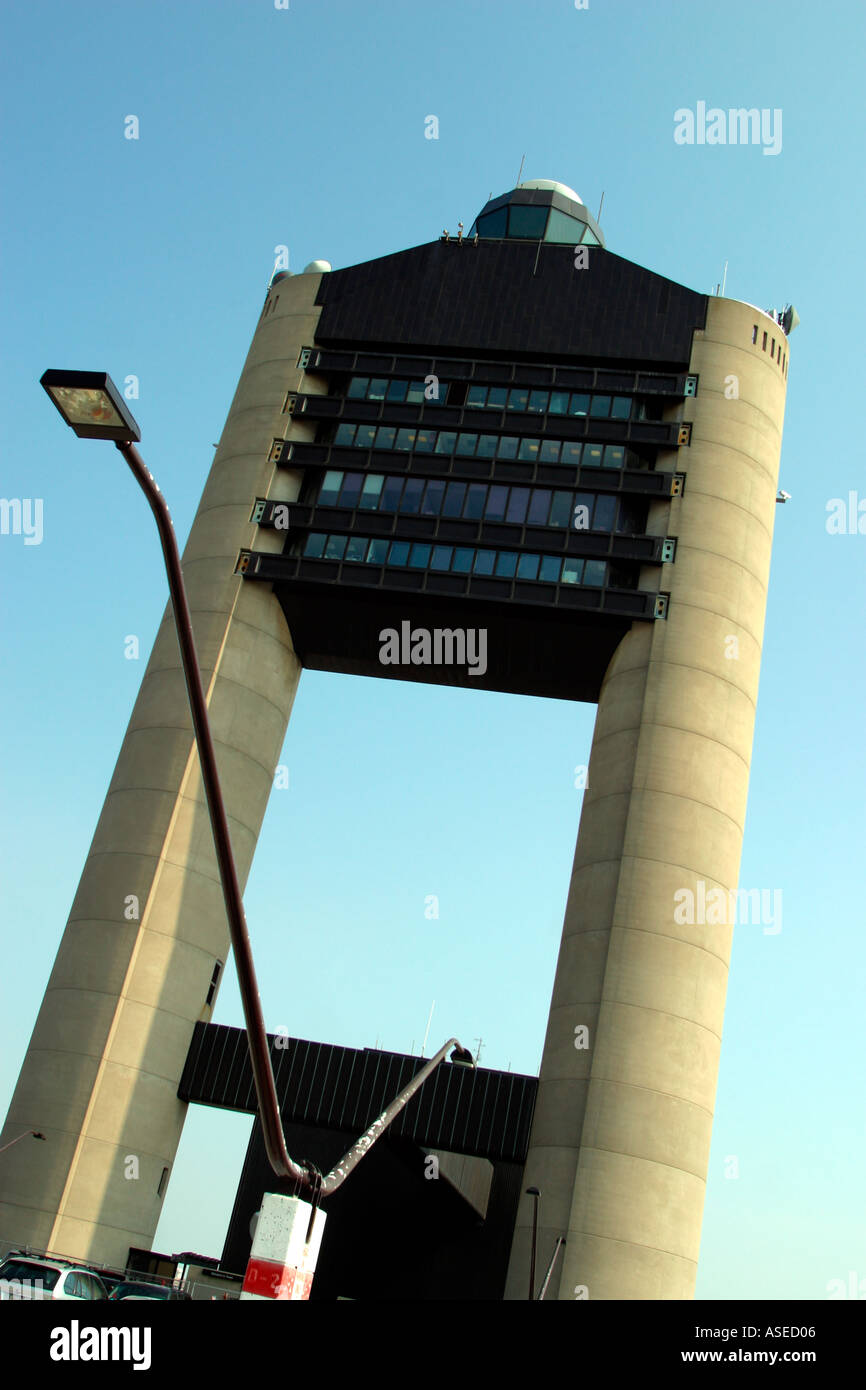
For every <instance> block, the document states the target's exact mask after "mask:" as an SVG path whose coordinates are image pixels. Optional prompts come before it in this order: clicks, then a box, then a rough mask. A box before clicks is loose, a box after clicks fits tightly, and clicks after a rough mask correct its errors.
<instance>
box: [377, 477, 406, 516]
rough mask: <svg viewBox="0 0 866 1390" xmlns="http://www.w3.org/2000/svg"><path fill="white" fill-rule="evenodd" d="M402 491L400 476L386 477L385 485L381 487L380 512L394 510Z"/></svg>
mask: <svg viewBox="0 0 866 1390" xmlns="http://www.w3.org/2000/svg"><path fill="white" fill-rule="evenodd" d="M402 491H403V479H402V478H386V479H385V486H384V487H383V488H382V498H381V501H380V502H379V510H380V511H381V512H396V510H397V505H398V503H399V501H400V494H401V493H402Z"/></svg>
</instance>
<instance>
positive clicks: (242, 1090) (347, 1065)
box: [177, 1023, 537, 1163]
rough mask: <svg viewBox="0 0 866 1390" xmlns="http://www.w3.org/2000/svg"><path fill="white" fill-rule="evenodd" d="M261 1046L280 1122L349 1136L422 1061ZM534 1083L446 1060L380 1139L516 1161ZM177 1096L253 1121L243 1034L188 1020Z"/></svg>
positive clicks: (288, 1042) (307, 1046)
mask: <svg viewBox="0 0 866 1390" xmlns="http://www.w3.org/2000/svg"><path fill="white" fill-rule="evenodd" d="M268 1040H269V1043H270V1048H271V1063H272V1066H273V1069H274V1079H275V1081H276V1086H277V1099H278V1101H279V1105H280V1113H281V1115H282V1117H283V1119H284V1121H285V1122H286V1123H287V1124H289V1123H291V1124H300V1125H305V1126H310V1127H314V1128H319V1129H329V1130H338V1131H341V1132H342V1133H345V1134H346V1135H348V1136H351V1137H352V1138H353V1139H356V1138H359V1137H360V1136H361V1135H362V1134H363V1133H364V1131H365V1130H366V1129H367V1128H368V1127H369V1126H370V1125H371V1124H372V1123H373V1121H374V1120H375V1119H376V1118H377V1117H378V1116H379V1115H380V1114H381V1112H382V1111H383V1110H384V1109H385V1107H386V1106H387V1105H388V1104H389V1103H390V1102H391V1101H392V1100H393V1099H394V1097H395V1096H396V1095H398V1094H399V1093H400V1091H402V1089H403V1087H404V1086H406V1085H408V1083H409V1081H411V1079H412V1077H413V1076H414V1075H415V1074H416V1073H417V1072H419V1071H420V1070H421V1068H422V1067H423V1066H425V1065H426V1060H429V1059H424V1058H422V1057H407V1056H404V1055H403V1054H402V1053H396V1052H381V1051H379V1050H378V1049H373V1048H363V1049H356V1048H351V1047H336V1046H333V1045H331V1044H329V1043H314V1042H305V1041H304V1040H303V1039H300V1038H284V1037H277V1036H275V1035H269V1038H268ZM536 1086H537V1081H536V1078H535V1077H534V1076H520V1075H517V1074H515V1073H513V1072H499V1071H488V1070H487V1069H486V1068H483V1067H470V1066H461V1065H457V1064H451V1063H449V1062H447V1061H446V1062H443V1063H442V1064H441V1065H440V1066H439V1067H437V1069H436V1071H435V1072H434V1073H433V1075H432V1076H431V1077H430V1078H429V1079H428V1080H427V1081H426V1082H425V1083H424V1085H423V1086H422V1087H421V1089H420V1091H418V1092H417V1094H416V1095H415V1096H413V1097H412V1099H411V1100H410V1102H409V1104H408V1105H407V1106H406V1107H405V1109H404V1110H402V1111H401V1112H400V1114H399V1115H398V1116H397V1118H396V1120H394V1122H393V1124H392V1125H390V1126H389V1133H390V1134H391V1135H392V1137H401V1138H404V1139H409V1140H412V1141H413V1142H414V1143H416V1144H418V1145H421V1146H423V1147H425V1148H430V1149H447V1150H449V1151H457V1152H459V1153H463V1154H470V1155H474V1156H476V1157H480V1158H489V1159H496V1160H506V1161H510V1162H518V1163H522V1162H523V1160H524V1158H525V1156H526V1150H527V1145H528V1143H529V1127H530V1124H531V1123H532V1110H533V1106H534V1104H535V1092H536ZM177 1094H178V1096H179V1097H180V1099H181V1100H184V1101H194V1102H197V1103H198V1104H200V1105H214V1106H217V1107H220V1108H222V1109H224V1110H240V1111H245V1112H246V1113H247V1114H250V1115H254V1114H255V1113H256V1093H255V1086H254V1083H253V1074H252V1069H251V1067H250V1059H249V1051H248V1048H247V1038H246V1033H245V1032H244V1030H243V1029H242V1028H227V1027H224V1026H223V1025H221V1024H215V1023H197V1024H196V1026H195V1031H194V1033H193V1038H192V1042H191V1044H190V1049H189V1053H188V1055H187V1059H186V1064H185V1066H184V1069H183V1075H182V1076H181V1079H180V1083H179V1085H178V1089H177ZM346 1148H347V1149H348V1148H349V1142H347V1143H346ZM293 1157H295V1155H293ZM301 1157H303V1155H301Z"/></svg>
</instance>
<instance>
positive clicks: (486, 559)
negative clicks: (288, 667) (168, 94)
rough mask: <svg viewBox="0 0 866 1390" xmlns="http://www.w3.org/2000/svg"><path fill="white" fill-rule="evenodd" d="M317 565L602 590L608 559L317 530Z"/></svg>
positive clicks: (312, 538)
mask: <svg viewBox="0 0 866 1390" xmlns="http://www.w3.org/2000/svg"><path fill="white" fill-rule="evenodd" d="M301 553H302V554H303V555H304V556H306V557H307V558H308V559H313V560H353V561H355V562H357V563H359V564H368V565H398V566H400V567H401V568H409V569H416V570H427V569H429V570H436V571H438V572H443V573H444V572H446V571H450V572H451V573H452V574H482V575H494V576H496V577H498V578H500V579H515V578H516V579H537V580H540V581H542V582H543V583H545V584H560V583H561V584H585V585H588V586H590V587H591V588H601V587H602V586H603V585H604V583H605V581H606V579H607V562H606V561H605V560H580V559H577V558H575V557H574V556H571V555H569V556H566V557H565V558H564V559H563V557H562V556H560V555H529V554H524V553H523V552H517V551H514V550H476V549H475V548H474V547H472V546H460V545H433V544H431V543H428V542H426V541H389V540H370V539H368V538H367V537H365V536H329V535H325V534H323V533H322V532H319V531H311V532H310V534H309V535H308V536H307V539H306V542H305V544H304V548H303V551H302V552H301Z"/></svg>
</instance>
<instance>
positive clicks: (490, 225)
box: [478, 207, 508, 237]
mask: <svg viewBox="0 0 866 1390" xmlns="http://www.w3.org/2000/svg"><path fill="white" fill-rule="evenodd" d="M507 214H508V208H507V207H506V208H497V210H496V212H488V214H487V216H486V217H479V219H478V235H479V236H480V237H482V236H490V237H504V236H505V219H506V216H507Z"/></svg>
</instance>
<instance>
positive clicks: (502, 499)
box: [484, 487, 508, 521]
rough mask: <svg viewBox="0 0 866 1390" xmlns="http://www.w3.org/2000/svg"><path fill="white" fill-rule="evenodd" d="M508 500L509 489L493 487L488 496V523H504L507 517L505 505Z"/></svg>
mask: <svg viewBox="0 0 866 1390" xmlns="http://www.w3.org/2000/svg"><path fill="white" fill-rule="evenodd" d="M507 500H508V488H507V487H492V488H491V489H490V492H489V493H488V496H487V506H486V507H485V508H484V515H485V517H486V519H487V520H488V521H502V520H503V518H504V516H505V503H506V501H507Z"/></svg>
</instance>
